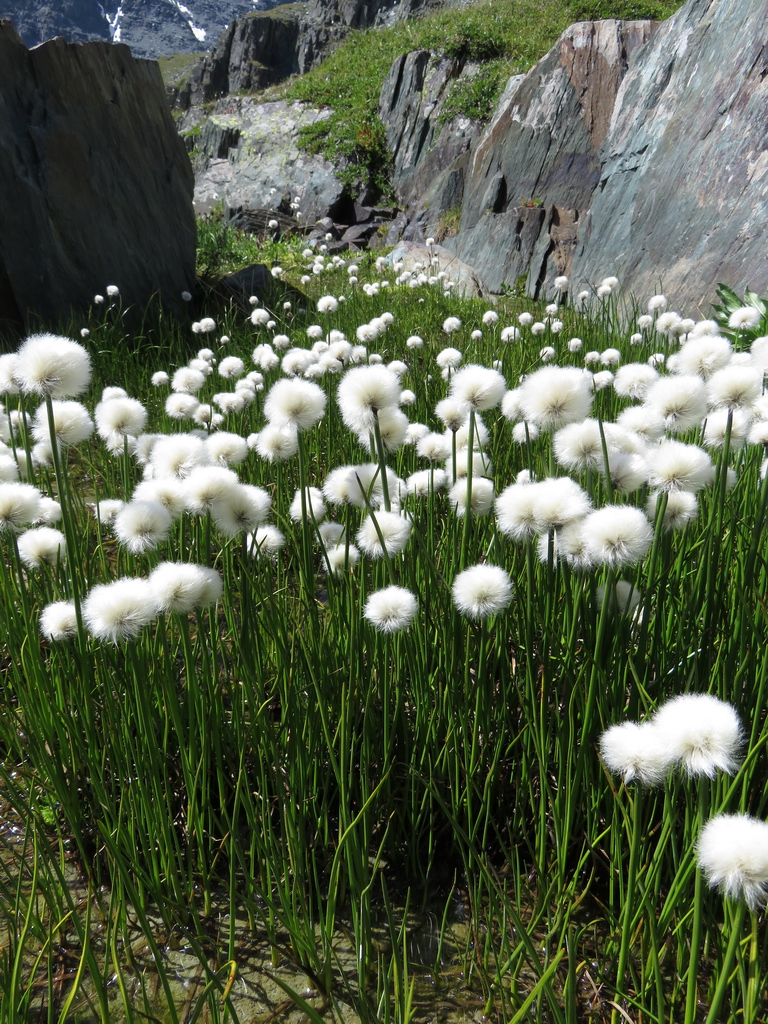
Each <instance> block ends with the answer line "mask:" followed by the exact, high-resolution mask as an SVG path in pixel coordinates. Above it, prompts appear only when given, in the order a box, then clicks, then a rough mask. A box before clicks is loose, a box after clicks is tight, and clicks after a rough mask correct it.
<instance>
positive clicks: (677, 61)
mask: <svg viewBox="0 0 768 1024" xmlns="http://www.w3.org/2000/svg"><path fill="white" fill-rule="evenodd" d="M767 24H768V3H767V2H766V0H742V2H741V3H738V4H733V3H729V2H727V0H689V3H687V4H686V5H685V6H684V7H682V8H681V9H680V10H679V11H678V12H677V14H676V15H674V17H672V18H670V19H669V20H668V21H667V22H665V23H664V24H663V25H662V26H661V28H660V29H659V31H658V32H657V33H656V35H655V36H654V37H653V39H652V40H651V41H650V43H649V44H648V45H647V46H646V47H645V48H644V49H643V51H642V52H641V54H640V55H639V57H638V60H637V61H636V62H635V63H634V64H633V65H632V66H631V67H630V69H629V71H628V73H627V76H626V78H625V79H624V81H623V83H622V86H621V88H620V90H619V93H618V97H617V101H616V108H615V110H614V112H613V116H612V120H611V123H610V127H609V130H608V132H607V135H606V138H605V141H604V143H603V147H602V150H601V154H600V156H601V173H600V186H599V188H598V189H597V191H596V192H595V195H594V198H593V200H592V205H591V207H590V211H589V213H588V214H587V216H586V218H585V219H584V223H583V226H582V228H581V230H580V233H579V245H578V249H577V252H576V256H575V259H574V263H573V273H574V276H576V277H579V278H582V279H585V280H586V279H589V280H592V279H595V278H599V277H601V276H603V275H604V274H614V273H615V274H616V275H617V276H618V277H619V278H620V280H621V282H622V284H623V286H624V288H625V289H627V288H629V289H630V290H631V291H632V292H634V293H635V294H638V295H650V294H652V293H653V292H655V291H657V290H658V288H659V286H660V285H661V286H662V287H663V288H664V289H665V291H668V293H669V294H670V296H672V297H674V301H675V302H681V301H685V302H686V303H692V304H694V305H695V304H697V303H702V304H703V305H702V308H706V305H705V304H706V303H707V302H708V301H709V300H711V299H712V298H713V297H714V286H715V285H716V284H717V283H718V282H720V281H725V282H727V283H728V284H730V285H731V286H732V287H734V288H735V289H736V290H737V291H740V290H742V289H743V288H745V287H750V288H753V289H754V290H756V291H760V292H765V291H766V290H768V246H767V245H766V238H765V232H766V211H768V131H767V129H768V117H767V115H766V111H768V45H767V44H766V25H767Z"/></svg>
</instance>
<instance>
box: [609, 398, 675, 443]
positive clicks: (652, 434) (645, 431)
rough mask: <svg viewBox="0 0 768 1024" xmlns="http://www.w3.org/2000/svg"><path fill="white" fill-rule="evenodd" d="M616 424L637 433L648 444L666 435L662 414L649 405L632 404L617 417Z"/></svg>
mask: <svg viewBox="0 0 768 1024" xmlns="http://www.w3.org/2000/svg"><path fill="white" fill-rule="evenodd" d="M616 425H617V426H620V427H622V428H623V429H624V430H628V431H630V432H631V433H633V434H635V435H636V436H637V437H639V438H640V440H641V441H642V442H644V443H646V444H651V443H653V442H655V441H659V440H660V439H661V438H662V437H663V436H664V431H665V424H664V419H663V417H662V416H661V414H660V413H659V412H657V411H655V410H654V409H650V408H649V407H648V406H647V405H631V406H629V408H627V409H624V410H622V412H620V413H619V415H618V416H617V418H616Z"/></svg>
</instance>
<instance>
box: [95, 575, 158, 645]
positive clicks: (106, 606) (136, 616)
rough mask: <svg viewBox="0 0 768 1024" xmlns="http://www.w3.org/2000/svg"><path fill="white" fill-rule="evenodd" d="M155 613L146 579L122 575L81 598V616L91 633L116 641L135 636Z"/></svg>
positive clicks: (151, 593) (112, 641)
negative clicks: (82, 600)
mask: <svg viewBox="0 0 768 1024" xmlns="http://www.w3.org/2000/svg"><path fill="white" fill-rule="evenodd" d="M156 615H157V605H156V600H155V596H154V593H153V591H152V587H151V586H150V584H149V581H148V580H146V579H136V578H133V577H123V578H122V579H119V580H115V581H114V582H112V583H104V584H100V585H99V586H96V587H94V588H93V589H92V590H91V591H90V592H89V594H88V596H87V597H86V598H85V601H84V602H83V620H84V622H85V626H86V628H87V630H88V632H89V633H90V634H91V636H93V637H95V638H96V639H97V640H105V641H109V642H110V643H113V644H118V643H120V641H124V640H135V639H136V637H138V636H139V634H140V633H141V631H142V629H144V627H145V626H147V625H149V623H150V622H152V621H153V619H154V618H155V617H156Z"/></svg>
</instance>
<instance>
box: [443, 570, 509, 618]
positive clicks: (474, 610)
mask: <svg viewBox="0 0 768 1024" xmlns="http://www.w3.org/2000/svg"><path fill="white" fill-rule="evenodd" d="M451 594H452V596H453V603H454V605H455V606H456V609H457V610H458V612H459V613H460V614H461V615H463V616H465V617H466V618H468V619H474V620H483V619H487V618H488V617H489V616H491V615H498V614H499V613H500V612H503V611H504V609H505V608H506V607H507V606H508V605H509V603H510V602H511V600H512V581H511V580H510V578H509V575H508V574H507V572H506V571H505V570H504V569H502V568H501V566H499V565H489V564H488V563H487V562H484V563H481V564H480V565H473V566H471V568H469V569H465V570H464V571H463V572H460V573H459V575H458V576H457V577H456V578H455V579H454V581H453V586H452V587H451Z"/></svg>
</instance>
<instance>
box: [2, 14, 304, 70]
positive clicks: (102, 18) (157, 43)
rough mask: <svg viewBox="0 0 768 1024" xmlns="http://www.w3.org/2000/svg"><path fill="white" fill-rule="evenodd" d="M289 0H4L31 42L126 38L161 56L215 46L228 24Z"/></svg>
mask: <svg viewBox="0 0 768 1024" xmlns="http://www.w3.org/2000/svg"><path fill="white" fill-rule="evenodd" d="M284 2H285V0H104V2H103V3H99V0H43V2H41V0H0V18H10V19H11V20H12V21H13V23H14V25H15V26H16V30H17V32H18V33H19V35H20V36H21V38H22V39H23V40H24V42H25V43H26V44H27V46H35V45H36V44H37V43H41V42H43V41H44V40H46V39H51V38H53V37H54V36H63V37H64V38H65V39H67V40H69V41H70V42H75V43H79V42H84V41H86V40H88V39H103V40H112V41H113V42H121V43H127V44H128V45H129V46H130V47H131V50H132V51H133V53H134V55H135V56H138V57H159V56H162V55H167V54H172V53H180V52H196V51H199V52H202V51H205V50H207V49H210V47H211V46H213V44H214V43H215V42H216V40H217V39H218V37H219V35H220V34H221V33H222V32H223V31H224V29H225V28H226V27H227V25H228V24H229V23H230V22H231V21H232V20H233V19H234V18H236V17H238V16H240V15H242V14H247V13H249V12H251V11H265V10H269V9H270V8H272V7H278V6H280V4H281V3H284Z"/></svg>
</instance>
